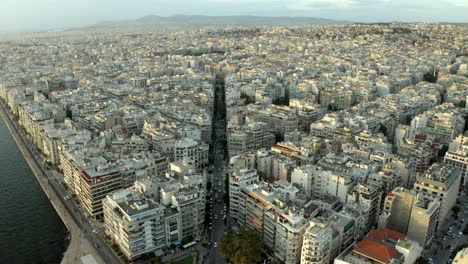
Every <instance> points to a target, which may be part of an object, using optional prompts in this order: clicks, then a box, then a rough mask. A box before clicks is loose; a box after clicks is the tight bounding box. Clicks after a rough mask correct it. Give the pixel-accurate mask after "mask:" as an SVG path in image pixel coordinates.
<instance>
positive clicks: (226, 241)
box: [219, 227, 262, 264]
mask: <svg viewBox="0 0 468 264" xmlns="http://www.w3.org/2000/svg"><path fill="white" fill-rule="evenodd" d="M261 245H262V244H261V242H260V240H259V238H258V236H257V235H256V234H255V233H254V232H252V231H249V230H247V229H246V228H245V227H241V228H240V230H239V233H238V234H236V233H234V231H233V230H232V229H229V231H228V232H227V234H226V235H225V236H224V237H223V240H222V241H221V244H220V247H219V252H220V253H221V255H222V256H223V257H224V258H226V259H229V260H231V261H232V262H234V263H235V264H244V263H247V262H257V261H259V260H260V256H261V252H260V249H261Z"/></svg>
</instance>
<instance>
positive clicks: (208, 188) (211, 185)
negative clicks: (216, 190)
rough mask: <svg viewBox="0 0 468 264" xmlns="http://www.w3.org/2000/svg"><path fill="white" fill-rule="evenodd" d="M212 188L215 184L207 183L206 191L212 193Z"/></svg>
mask: <svg viewBox="0 0 468 264" xmlns="http://www.w3.org/2000/svg"><path fill="white" fill-rule="evenodd" d="M211 187H213V184H212V183H211V181H208V182H207V183H206V190H208V191H210V190H211Z"/></svg>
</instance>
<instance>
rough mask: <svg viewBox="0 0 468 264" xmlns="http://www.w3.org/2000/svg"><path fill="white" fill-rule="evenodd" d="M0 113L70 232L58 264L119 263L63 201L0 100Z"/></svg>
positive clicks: (61, 191) (58, 188) (56, 181)
mask: <svg viewBox="0 0 468 264" xmlns="http://www.w3.org/2000/svg"><path fill="white" fill-rule="evenodd" d="M0 114H1V115H2V117H3V119H4V121H5V124H6V125H7V127H8V129H9V131H10V133H11V135H12V137H13V138H14V140H15V142H16V144H17V145H18V148H19V149H20V151H21V153H22V154H23V156H24V158H25V160H26V161H27V163H28V164H29V166H30V168H31V170H32V172H33V173H34V175H35V177H36V179H37V181H38V182H39V184H40V185H41V187H42V189H43V190H44V193H45V194H46V196H47V197H48V199H49V200H50V202H51V204H52V206H53V207H54V208H55V210H56V211H57V213H58V215H59V216H60V218H61V219H62V221H63V223H64V224H65V226H66V227H67V229H68V231H69V235H70V244H69V246H68V248H67V250H66V252H65V253H64V257H63V260H62V262H61V263H62V264H75V263H81V260H80V258H81V257H83V256H87V255H90V256H92V257H93V258H94V259H95V260H96V262H97V263H98V264H101V263H102V264H108V263H121V262H120V260H119V259H118V258H117V257H116V256H115V255H114V253H113V252H112V251H111V249H110V248H109V247H108V246H107V245H106V244H105V242H104V240H103V239H102V238H101V237H100V236H99V235H98V234H96V233H94V232H93V230H94V228H93V227H92V226H91V225H90V223H89V222H88V221H87V219H85V218H84V217H83V216H82V215H81V213H80V210H79V208H77V206H76V204H74V202H73V201H72V200H68V199H65V197H66V196H67V193H66V191H65V189H64V188H63V186H62V183H61V180H60V179H57V177H54V176H53V173H52V171H50V170H47V169H45V168H44V167H43V165H42V159H41V155H40V153H38V152H37V150H36V149H35V147H34V146H32V145H31V143H30V141H29V140H28V139H27V136H26V135H25V134H24V132H23V130H22V129H21V128H19V127H18V123H17V122H16V121H15V120H14V119H13V118H12V115H11V113H10V112H9V110H8V108H7V107H6V105H5V104H4V102H3V101H1V99H0Z"/></svg>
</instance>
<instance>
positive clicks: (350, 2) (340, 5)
mask: <svg viewBox="0 0 468 264" xmlns="http://www.w3.org/2000/svg"><path fill="white" fill-rule="evenodd" d="M392 2H393V1H392V0H296V1H294V0H292V1H291V2H290V3H289V4H287V5H286V6H287V7H288V8H289V9H291V10H311V9H320V8H328V9H352V8H362V7H369V6H378V5H389V4H391V3H392Z"/></svg>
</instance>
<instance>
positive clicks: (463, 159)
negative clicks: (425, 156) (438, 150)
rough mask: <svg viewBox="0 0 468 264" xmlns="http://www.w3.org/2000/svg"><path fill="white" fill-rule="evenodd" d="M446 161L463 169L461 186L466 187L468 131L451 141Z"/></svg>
mask: <svg viewBox="0 0 468 264" xmlns="http://www.w3.org/2000/svg"><path fill="white" fill-rule="evenodd" d="M444 162H445V163H447V164H451V165H453V166H456V167H459V168H461V169H462V174H461V180H460V185H461V186H460V187H462V188H463V189H464V188H465V186H466V185H467V184H468V131H465V133H464V134H460V135H459V136H458V137H456V138H455V139H454V140H453V141H452V142H451V143H450V145H449V149H448V151H447V153H445V159H444Z"/></svg>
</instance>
